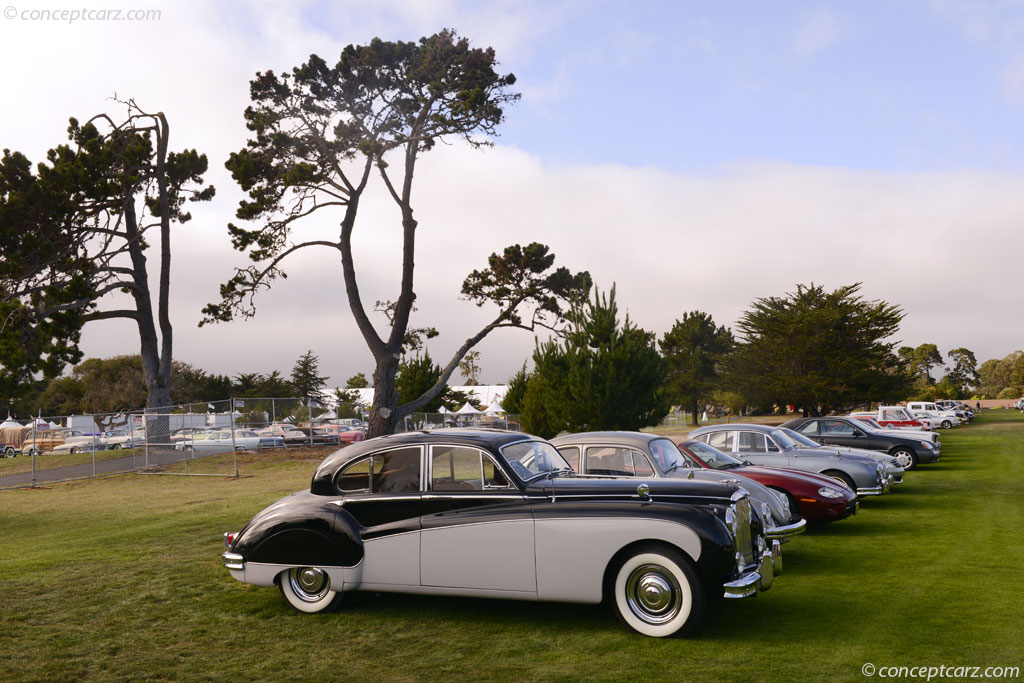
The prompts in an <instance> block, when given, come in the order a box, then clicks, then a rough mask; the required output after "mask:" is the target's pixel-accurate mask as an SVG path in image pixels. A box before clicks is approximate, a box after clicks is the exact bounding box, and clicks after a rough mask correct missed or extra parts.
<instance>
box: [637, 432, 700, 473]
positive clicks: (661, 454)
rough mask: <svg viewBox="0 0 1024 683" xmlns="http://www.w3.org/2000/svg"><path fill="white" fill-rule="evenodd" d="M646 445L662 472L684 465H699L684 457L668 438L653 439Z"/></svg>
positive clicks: (671, 470) (680, 467) (687, 466)
mask: <svg viewBox="0 0 1024 683" xmlns="http://www.w3.org/2000/svg"><path fill="white" fill-rule="evenodd" d="M647 447H648V448H650V449H651V455H653V456H654V459H655V460H657V461H658V467H659V468H661V471H662V472H663V473H664V474H668V473H669V472H674V471H675V470H678V469H682V468H684V467H686V468H690V467H700V465H698V464H697V463H696V462H693V460H691V459H690V458H688V457H686V454H685V453H682V452H680V450H679V448H678V447H677V446H676V445H675V444H674V443H672V442H671V441H669V440H668V439H654V440H653V441H651V442H650V443H649V444H647Z"/></svg>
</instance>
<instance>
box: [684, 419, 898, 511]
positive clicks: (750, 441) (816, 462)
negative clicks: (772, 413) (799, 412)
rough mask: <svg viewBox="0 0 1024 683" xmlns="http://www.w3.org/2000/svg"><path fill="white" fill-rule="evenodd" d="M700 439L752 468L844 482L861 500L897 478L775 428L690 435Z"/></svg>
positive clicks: (725, 428)
mask: <svg viewBox="0 0 1024 683" xmlns="http://www.w3.org/2000/svg"><path fill="white" fill-rule="evenodd" d="M690 438H691V439H697V440H698V441H703V442H704V443H706V444H708V445H710V446H714V447H715V448H717V449H718V450H720V451H723V452H725V453H729V454H731V455H733V456H735V457H736V458H738V459H740V460H745V461H749V462H750V463H751V464H752V465H765V466H767V467H788V468H789V469H793V470H803V471H805V472H817V473H818V474H824V475H826V476H829V477H832V478H833V479H838V480H839V481H842V482H843V483H845V484H846V485H847V486H849V487H850V488H851V489H853V490H854V491H856V492H857V495H858V496H880V495H883V494H886V493H889V491H890V490H892V482H893V476H892V475H891V474H886V473H885V466H884V465H883V464H882V463H880V462H878V461H877V460H875V459H873V458H869V457H866V456H863V455H853V454H843V453H839V452H837V451H835V450H831V449H830V450H828V451H824V449H817V448H802V447H801V446H800V445H799V444H797V443H796V442H795V441H793V439H791V438H790V437H789V436H788V435H787V434H786V433H785V432H784V431H782V430H781V429H779V428H778V427H774V426H771V425H759V424H721V425H709V426H707V427H700V428H698V429H695V430H694V431H692V432H690Z"/></svg>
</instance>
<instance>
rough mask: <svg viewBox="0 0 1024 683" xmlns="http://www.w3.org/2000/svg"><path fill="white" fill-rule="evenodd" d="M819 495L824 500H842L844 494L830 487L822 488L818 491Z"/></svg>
mask: <svg viewBox="0 0 1024 683" xmlns="http://www.w3.org/2000/svg"><path fill="white" fill-rule="evenodd" d="M818 495H819V496H821V497H822V498H842V497H843V492H842V491H840V490H839V489H834V488H830V487H828V486H822V487H821V488H820V489H818Z"/></svg>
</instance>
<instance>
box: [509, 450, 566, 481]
mask: <svg viewBox="0 0 1024 683" xmlns="http://www.w3.org/2000/svg"><path fill="white" fill-rule="evenodd" d="M501 454H502V455H504V456H505V459H506V460H508V464H509V466H510V467H511V468H512V470H513V471H514V472H515V473H516V474H518V475H519V476H520V478H522V479H523V481H529V480H530V479H535V478H536V477H539V476H542V475H545V474H550V473H552V472H560V471H568V472H571V471H572V468H571V467H569V463H567V462H566V461H565V458H563V457H562V454H561V453H559V452H558V451H557V450H556V449H555V447H554V446H552V445H551V444H549V443H547V442H544V441H520V442H518V443H513V444H509V445H508V446H505V447H504V448H502V449H501Z"/></svg>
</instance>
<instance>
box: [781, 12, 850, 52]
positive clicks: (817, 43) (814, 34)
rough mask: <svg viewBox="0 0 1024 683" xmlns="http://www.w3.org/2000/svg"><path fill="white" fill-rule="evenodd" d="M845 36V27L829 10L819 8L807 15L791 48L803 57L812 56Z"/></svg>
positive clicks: (798, 28)
mask: <svg viewBox="0 0 1024 683" xmlns="http://www.w3.org/2000/svg"><path fill="white" fill-rule="evenodd" d="M842 37H843V28H842V26H841V25H840V23H839V21H838V20H837V19H836V17H835V16H834V15H833V14H832V13H831V12H828V11H825V10H817V11H815V12H813V13H811V14H808V15H806V16H805V17H804V18H803V19H802V20H801V22H800V25H799V26H798V27H797V32H796V36H795V37H794V38H793V43H792V46H791V49H792V51H793V54H795V55H796V56H797V57H800V58H802V59H806V58H808V57H812V56H814V55H816V54H818V53H819V52H823V51H824V50H827V49H828V48H830V47H832V46H833V45H835V44H836V43H837V42H838V41H839V40H840V39H841V38H842Z"/></svg>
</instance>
